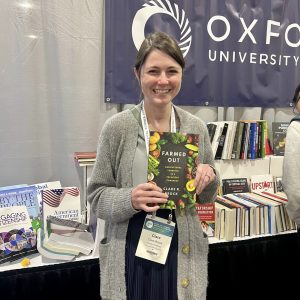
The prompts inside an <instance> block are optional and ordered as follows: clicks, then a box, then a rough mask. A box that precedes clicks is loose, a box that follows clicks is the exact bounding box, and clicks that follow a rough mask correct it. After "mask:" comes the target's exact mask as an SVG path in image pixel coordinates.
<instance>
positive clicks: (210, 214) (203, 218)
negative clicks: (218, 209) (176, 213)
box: [196, 203, 215, 236]
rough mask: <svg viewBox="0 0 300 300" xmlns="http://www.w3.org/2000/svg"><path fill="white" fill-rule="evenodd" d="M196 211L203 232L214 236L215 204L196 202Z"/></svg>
mask: <svg viewBox="0 0 300 300" xmlns="http://www.w3.org/2000/svg"><path fill="white" fill-rule="evenodd" d="M196 211H197V214H198V217H199V220H200V223H201V227H202V230H203V232H204V233H205V234H206V235H207V236H214V235H215V204H214V203H196Z"/></svg>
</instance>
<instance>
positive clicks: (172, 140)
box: [148, 131, 199, 209]
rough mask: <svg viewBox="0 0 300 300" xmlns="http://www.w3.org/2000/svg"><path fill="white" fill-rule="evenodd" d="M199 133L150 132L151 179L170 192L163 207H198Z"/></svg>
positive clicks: (149, 159) (149, 174) (149, 169)
mask: <svg viewBox="0 0 300 300" xmlns="http://www.w3.org/2000/svg"><path fill="white" fill-rule="evenodd" d="M198 143H199V135H197V134H183V133H172V132H157V131H151V132H150V145H149V155H148V182H150V183H152V184H155V185H157V186H159V187H160V188H161V189H162V190H163V191H164V192H166V193H167V194H168V195H169V200H168V202H167V203H166V204H164V205H161V208H167V209H175V208H176V207H177V208H180V209H183V208H184V207H194V206H195V203H196V188H195V186H194V180H195V176H196V170H197V162H196V161H197V157H198Z"/></svg>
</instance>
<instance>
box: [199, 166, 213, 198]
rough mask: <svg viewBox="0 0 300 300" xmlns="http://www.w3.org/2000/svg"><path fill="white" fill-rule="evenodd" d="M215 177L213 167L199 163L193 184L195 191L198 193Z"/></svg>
mask: <svg viewBox="0 0 300 300" xmlns="http://www.w3.org/2000/svg"><path fill="white" fill-rule="evenodd" d="M215 179H216V174H215V172H214V170H213V168H212V167H211V166H210V165H208V164H199V165H198V166H197V172H196V177H195V181H194V185H195V187H196V193H197V194H198V195H199V194H201V193H202V192H203V190H204V189H205V188H206V187H207V186H208V185H209V184H210V183H211V182H213V181H215Z"/></svg>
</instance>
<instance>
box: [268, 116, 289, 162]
mask: <svg viewBox="0 0 300 300" xmlns="http://www.w3.org/2000/svg"><path fill="white" fill-rule="evenodd" d="M289 125H290V123H289V122H273V123H272V137H273V154H274V155H276V156H283V155H284V149H285V139H286V132H287V128H288V127H289Z"/></svg>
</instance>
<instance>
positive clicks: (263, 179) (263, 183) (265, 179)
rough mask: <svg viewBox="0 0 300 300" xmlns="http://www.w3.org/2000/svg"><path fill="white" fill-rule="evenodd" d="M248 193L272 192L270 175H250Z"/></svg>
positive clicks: (271, 177)
mask: <svg viewBox="0 0 300 300" xmlns="http://www.w3.org/2000/svg"><path fill="white" fill-rule="evenodd" d="M250 191H251V192H255V191H267V192H271V193H273V192H274V181H273V176H272V174H262V175H252V176H251V177H250Z"/></svg>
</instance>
